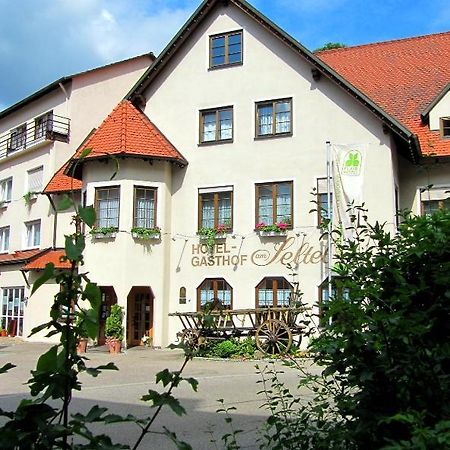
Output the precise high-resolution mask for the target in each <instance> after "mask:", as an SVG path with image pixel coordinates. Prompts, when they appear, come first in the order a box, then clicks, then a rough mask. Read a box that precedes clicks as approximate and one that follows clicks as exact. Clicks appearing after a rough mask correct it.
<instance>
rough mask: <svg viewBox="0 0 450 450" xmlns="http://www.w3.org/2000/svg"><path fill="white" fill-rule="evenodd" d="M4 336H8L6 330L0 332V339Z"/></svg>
mask: <svg viewBox="0 0 450 450" xmlns="http://www.w3.org/2000/svg"><path fill="white" fill-rule="evenodd" d="M6 336H8V333H7V332H6V330H2V331H0V337H6Z"/></svg>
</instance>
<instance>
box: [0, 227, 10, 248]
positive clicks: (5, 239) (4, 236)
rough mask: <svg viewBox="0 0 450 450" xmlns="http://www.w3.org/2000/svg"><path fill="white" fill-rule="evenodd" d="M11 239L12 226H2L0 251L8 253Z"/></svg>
mask: <svg viewBox="0 0 450 450" xmlns="http://www.w3.org/2000/svg"><path fill="white" fill-rule="evenodd" d="M9 239H10V227H9V225H8V226H6V227H1V228H0V253H8V251H9Z"/></svg>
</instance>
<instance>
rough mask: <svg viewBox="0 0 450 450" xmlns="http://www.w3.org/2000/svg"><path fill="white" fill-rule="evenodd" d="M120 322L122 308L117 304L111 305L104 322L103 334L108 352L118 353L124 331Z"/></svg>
mask: <svg viewBox="0 0 450 450" xmlns="http://www.w3.org/2000/svg"><path fill="white" fill-rule="evenodd" d="M122 322H123V308H122V307H121V306H119V305H112V306H111V312H110V313H109V316H108V317H107V318H106V324H105V335H106V339H107V343H108V345H109V352H110V353H120V348H121V345H122V340H123V332H124V329H123V323H122Z"/></svg>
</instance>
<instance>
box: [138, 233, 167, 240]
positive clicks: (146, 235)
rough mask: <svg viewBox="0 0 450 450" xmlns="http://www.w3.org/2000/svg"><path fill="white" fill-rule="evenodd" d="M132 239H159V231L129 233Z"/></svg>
mask: <svg viewBox="0 0 450 450" xmlns="http://www.w3.org/2000/svg"><path fill="white" fill-rule="evenodd" d="M131 236H132V237H133V239H139V240H141V241H160V240H161V233H155V234H150V235H149V234H139V233H131Z"/></svg>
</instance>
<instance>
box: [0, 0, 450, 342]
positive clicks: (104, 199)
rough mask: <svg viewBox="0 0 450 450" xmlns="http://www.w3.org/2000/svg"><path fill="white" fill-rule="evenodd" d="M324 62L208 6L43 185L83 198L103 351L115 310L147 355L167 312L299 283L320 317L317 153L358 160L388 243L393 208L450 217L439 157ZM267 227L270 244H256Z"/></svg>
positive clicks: (441, 113)
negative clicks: (342, 148)
mask: <svg viewBox="0 0 450 450" xmlns="http://www.w3.org/2000/svg"><path fill="white" fill-rule="evenodd" d="M319 56H320V58H319V57H318V56H317V55H313V54H312V53H310V52H309V51H308V50H306V49H305V48H303V47H302V46H301V45H300V44H299V43H297V42H296V41H294V40H293V39H292V38H291V37H289V36H288V35H286V34H285V33H284V32H283V31H282V30H280V29H279V28H278V27H276V26H275V25H274V24H273V23H271V22H269V21H268V20H267V19H266V18H264V17H263V16H261V15H260V14H259V13H258V12H257V11H256V10H255V9H254V8H253V7H251V6H250V5H249V4H248V3H246V2H244V1H238V0H230V1H226V2H223V1H204V2H203V3H202V4H201V5H200V7H199V8H198V9H197V11H196V12H195V13H194V15H193V16H192V17H191V19H189V21H188V22H187V23H186V25H185V26H184V27H183V28H182V30H180V32H179V33H178V34H177V35H176V36H175V38H174V39H173V40H172V41H171V43H169V45H168V46H167V47H166V49H165V50H164V51H163V52H162V53H161V55H160V56H159V57H158V58H157V59H156V60H155V62H154V63H153V64H152V66H151V67H150V68H149V69H148V70H147V71H146V72H145V73H144V74H143V75H142V77H141V78H140V80H139V81H138V82H137V83H136V84H135V85H134V87H133V88H132V89H131V90H130V91H129V92H128V94H127V95H126V98H125V100H123V101H122V102H121V103H120V104H119V105H118V106H117V107H116V108H115V109H114V111H113V113H111V115H110V116H108V117H107V118H106V119H105V120H104V122H103V123H102V124H101V125H100V126H99V128H98V129H97V130H96V131H95V132H94V133H93V134H92V135H90V136H88V137H87V140H86V142H84V143H83V144H82V145H81V146H80V147H79V148H78V150H77V152H76V153H75V154H74V156H73V158H72V160H71V162H70V163H69V164H68V166H67V168H65V169H64V171H63V172H64V173H65V175H63V174H62V172H59V173H58V174H57V175H55V177H54V178H53V179H52V181H51V182H50V185H52V183H53V184H56V185H57V184H58V182H61V189H60V191H55V190H53V191H52V190H51V189H46V193H47V194H48V196H49V197H50V198H52V199H53V201H55V199H54V197H55V196H57V195H58V194H59V193H60V192H63V191H64V190H67V188H68V184H67V183H70V182H71V183H79V184H80V188H81V192H82V196H83V198H84V199H85V202H86V204H93V205H94V206H95V208H96V211H97V224H96V227H97V229H101V230H102V231H103V232H104V233H105V234H104V235H101V236H94V235H92V236H91V237H90V239H88V244H87V248H86V254H85V266H84V267H83V270H86V271H88V272H89V274H90V277H91V278H92V280H93V281H95V282H97V283H98V285H99V286H100V287H101V289H102V309H101V312H100V324H101V327H100V334H99V337H98V342H99V343H103V342H104V339H105V336H104V320H105V318H106V316H107V314H108V312H109V309H110V307H111V305H112V304H114V303H118V304H119V305H121V306H123V307H124V311H125V323H124V325H125V326H126V338H125V339H126V343H127V344H128V345H137V344H139V342H140V341H141V338H142V337H143V336H144V335H145V334H147V335H149V336H151V338H152V341H153V345H154V346H157V347H160V346H165V345H167V344H169V343H170V342H173V341H174V340H175V338H176V334H177V332H178V331H179V330H180V323H179V322H178V321H177V318H174V317H169V315H168V314H169V313H171V312H192V311H198V310H201V308H202V306H203V305H204V304H205V303H206V302H209V301H211V300H214V299H218V300H219V301H220V302H221V304H222V305H223V306H224V307H225V308H231V309H242V308H265V307H269V306H286V305H287V304H288V303H289V300H290V298H291V295H292V291H293V288H294V286H295V285H296V284H297V283H298V286H299V288H300V290H301V291H302V292H303V301H304V302H306V303H307V304H308V305H309V306H310V307H311V308H317V307H318V306H317V305H318V302H320V300H321V298H322V296H323V295H324V293H323V289H322V286H323V282H324V280H325V279H326V276H327V246H326V242H323V241H321V240H320V239H319V237H320V235H321V230H320V228H319V225H320V221H321V213H320V211H318V210H317V206H316V204H315V203H312V202H319V203H320V204H322V205H325V203H324V199H325V197H326V190H325V185H326V183H324V179H325V177H326V173H327V169H326V167H327V144H326V143H327V142H330V143H331V144H349V145H351V144H358V145H363V146H364V148H365V161H364V184H363V189H362V197H363V200H364V203H365V207H366V208H367V209H368V211H369V220H371V221H375V220H378V221H380V222H383V223H386V224H387V226H388V227H390V228H391V229H392V230H395V227H396V224H397V220H398V216H397V211H398V210H400V209H411V210H413V211H417V212H419V213H420V212H422V211H423V209H424V208H431V209H432V208H436V207H443V206H445V205H446V196H445V190H446V189H445V188H446V186H449V185H450V169H449V166H448V164H447V161H446V154H445V152H446V151H447V150H446V147H445V148H444V149H443V150H442V151H441V153H440V154H439V157H438V158H433V159H431V158H430V157H429V155H428V154H426V153H425V152H424V149H423V147H421V142H420V139H419V140H418V139H417V137H416V132H415V130H412V129H411V128H410V127H408V126H406V125H405V123H404V122H402V121H401V120H399V118H398V117H396V116H395V115H394V114H389V113H387V112H386V110H385V108H382V107H381V106H380V105H379V104H378V103H377V102H376V101H374V100H373V99H372V98H371V97H369V96H368V95H367V91H364V90H362V89H360V88H358V87H357V85H356V83H355V82H354V80H350V81H349V79H348V78H344V77H343V76H342V75H340V74H339V71H338V70H337V69H336V70H334V69H332V68H331V67H333V64H330V66H331V67H330V66H328V65H327V64H325V63H324V61H325V62H326V55H324V56H323V59H322V56H321V55H319ZM449 81H450V80H449ZM130 84H131V83H130ZM130 88H131V86H130ZM365 92H366V93H365ZM436 98H437V97H436ZM116 103H117V102H116ZM431 103H432V101H431V99H430V102H429V104H430V105H431V106H430V111H426V110H425V108H424V109H423V112H424V113H425V116H427V117H429V118H430V119H429V123H430V128H429V130H430V132H435V133H438V134H439V137H437V138H436V139H440V140H442V141H443V142H444V144H445V139H447V137H448V134H446V133H447V128H446V127H447V125H446V124H447V122H446V120H447V119H446V118H448V117H450V109H449V104H448V95H447V93H446V92H444V93H441V94H440V97H439V98H438V99H437V100H436V101H435V104H431ZM110 109H112V107H110ZM108 112H109V110H108ZM104 115H106V114H104ZM436 117H437V119H436ZM424 123H426V120H424ZM436 123H438V124H440V128H439V130H437V129H436ZM119 125H120V126H119ZM427 127H428V125H427ZM433 127H434V128H433ZM119 130H120V132H119ZM448 133H450V131H449V132H448ZM83 137H85V136H83ZM81 141H82V138H80V139H79V141H78V143H81ZM77 147H78V146H76V147H74V146H72V147H71V150H72V152H74V151H75V150H76V149H77ZM85 148H91V149H92V152H91V154H90V155H89V157H88V158H86V160H84V161H82V163H81V164H79V165H78V166H77V165H76V162H77V160H78V157H79V155H80V153H81V152H82V150H83V149H85ZM448 155H450V149H449V152H448ZM113 158H114V159H113ZM116 160H119V171H118V173H117V175H116V176H115V177H114V178H113V179H112V180H111V175H112V174H113V173H114V172H115V171H116ZM61 164H62V162H61ZM32 166H33V165H32V164H31V165H30V168H33V167H32ZM74 167H77V168H76V171H75V172H73V171H71V169H73V168H74ZM27 170H28V169H27ZM67 175H73V176H74V178H71V180H72V181H69V177H67ZM64 177H65V178H64ZM64 183H65V184H64ZM430 184H433V185H434V188H433V189H432V191H430V190H427V191H426V192H425V191H424V190H423V188H424V187H425V186H428V185H430ZM77 185H78V184H77ZM64 186H65V187H64ZM55 192H56V193H55ZM313 192H314V193H313ZM425 194H427V195H429V196H430V195H431V197H432V198H431V197H428V199H426V198H425ZM324 196H325V197H324ZM41 200H42V201H43V200H44V199H40V201H41ZM430 201H433V202H434V201H436V202H437V203H430ZM311 209H313V210H314V211H313V212H311ZM21 214H25V212H22V213H21ZM51 217H52V212H51V210H49V213H48V218H49V220H50V219H51ZM30 220H31V221H33V220H34V217H31V216H30ZM60 222H61V221H59V220H58V223H60ZM62 222H63V223H66V225H67V221H66V222H64V221H62ZM58 227H59V225H58ZM270 227H272V229H276V228H277V227H278V229H277V230H276V232H272V233H270V232H266V233H264V232H262V230H264V229H269V228H270ZM136 229H147V230H150V232H151V233H153V234H155V235H156V238H153V239H141V238H140V237H139V235H136V231H133V230H136ZM205 229H206V230H214V233H215V234H216V237H217V239H215V240H211V242H210V243H209V245H208V243H207V242H205V241H204V240H202V239H201V238H200V237H199V235H198V234H199V232H200V234H201V232H202V231H203V232H205ZM30 233H31V235H32V232H30ZM63 233H64V229H62V230H61V229H58V232H57V235H58V238H57V239H61V236H62V234H63ZM153 237H155V236H153ZM30 239H31V238H30ZM293 272H294V273H295V275H293ZM32 273H34V272H33V271H32ZM32 276H33V275H32ZM2 278H3V271H2V277H1V278H0V280H1V279H2ZM2 286H3V284H2ZM24 295H25V294H24ZM33 302H34V297H33V298H32V299H30V300H29V305H30V308H31V305H32V304H33ZM47 304H48V305H49V304H50V303H48V302H47ZM30 316H31V317H30V318H29V321H30V323H33V325H37V324H38V323H40V322H39V321H38V319H41V317H40V316H38V315H37V314H34V313H33V312H32V310H31V309H30ZM41 321H42V320H41Z"/></svg>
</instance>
